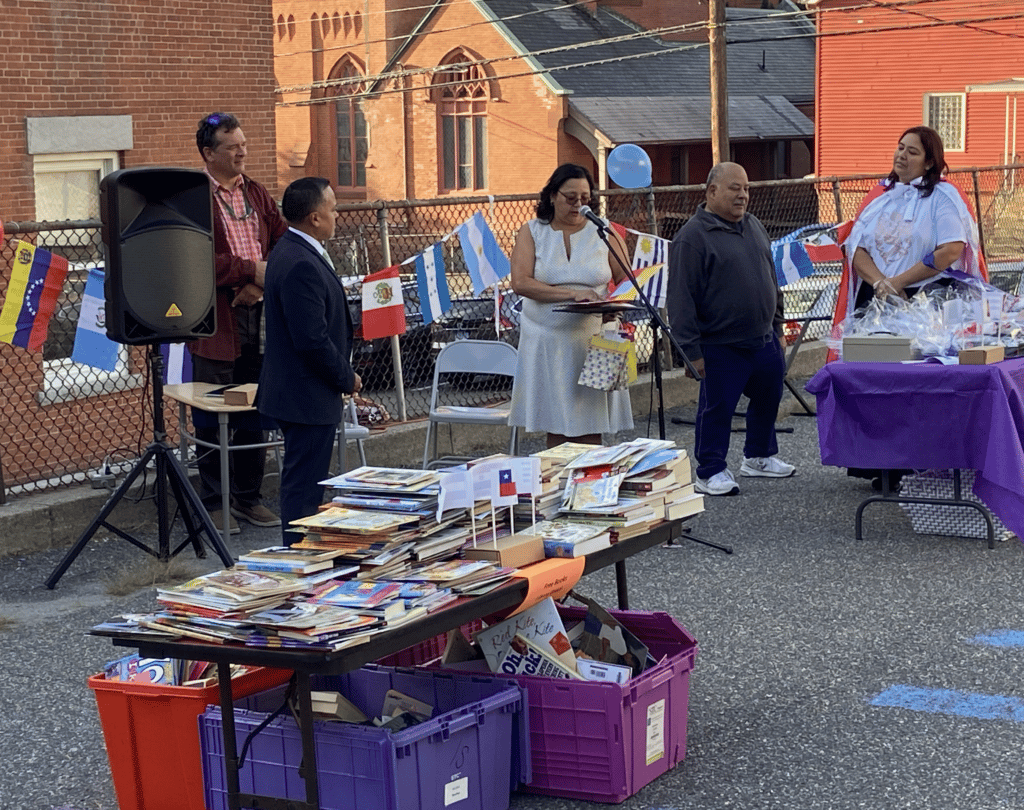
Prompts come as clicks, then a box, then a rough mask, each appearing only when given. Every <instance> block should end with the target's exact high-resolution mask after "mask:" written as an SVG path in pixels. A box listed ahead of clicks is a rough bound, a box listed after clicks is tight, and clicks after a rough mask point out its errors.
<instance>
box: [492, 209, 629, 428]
mask: <svg viewBox="0 0 1024 810" xmlns="http://www.w3.org/2000/svg"><path fill="white" fill-rule="evenodd" d="M529 228H530V235H531V236H532V237H533V243H534V246H535V262H534V271H533V275H534V278H536V279H537V280H538V281H543V282H544V283H545V284H552V285H558V286H561V285H565V286H568V287H575V288H577V289H585V288H589V289H592V290H594V291H595V292H597V293H599V294H603V293H604V292H605V290H606V288H607V285H608V282H609V281H610V280H611V277H612V274H611V270H610V269H609V266H608V247H607V246H606V245H605V243H604V242H603V241H602V239H601V237H600V235H599V234H598V231H597V227H596V226H595V225H594V224H593V223H591V222H588V223H587V224H586V227H584V228H583V229H582V230H580V231H577V232H576V233H574V234H571V235H570V237H569V243H570V245H571V250H572V258H571V259H570V258H569V257H568V256H567V255H566V251H565V242H564V237H563V232H562V231H557V230H554V229H553V228H552V227H551V226H550V224H548V223H546V222H542V221H540V220H537V219H533V220H530V222H529ZM563 305H564V302H561V303H551V304H546V303H540V302H538V301H534V300H532V299H529V298H524V299H523V311H522V314H521V318H520V327H519V366H518V370H517V372H516V379H515V383H514V385H513V387H512V412H511V414H510V416H509V424H512V425H517V426H519V427H522V428H524V429H525V430H527V431H531V432H534V431H544V432H547V433H558V434H561V435H563V436H585V435H587V434H590V433H617V432H618V431H620V430H627V429H629V428H631V427H633V412H632V409H631V407H630V402H629V392H628V391H612V392H606V391H598V390H597V389H595V388H587V387H586V386H582V385H579V384H577V382H576V381H577V380H578V379H579V376H580V371H582V370H583V363H584V361H585V360H586V357H587V347H588V346H589V344H590V338H591V337H593V336H594V335H596V334H597V333H598V332H599V331H600V329H601V316H600V315H576V314H573V313H568V312H555V308H556V307H559V306H563Z"/></svg>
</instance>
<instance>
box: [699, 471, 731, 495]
mask: <svg viewBox="0 0 1024 810" xmlns="http://www.w3.org/2000/svg"><path fill="white" fill-rule="evenodd" d="M693 488H694V489H695V490H697V492H703V493H704V494H705V495H739V494H740V488H739V485H738V484H737V483H736V479H735V478H733V477H732V473H731V472H729V470H727V469H726V470H722V471H721V472H720V473H715V474H714V475H712V476H711V477H710V478H698V479H697V480H696V481H694V482H693Z"/></svg>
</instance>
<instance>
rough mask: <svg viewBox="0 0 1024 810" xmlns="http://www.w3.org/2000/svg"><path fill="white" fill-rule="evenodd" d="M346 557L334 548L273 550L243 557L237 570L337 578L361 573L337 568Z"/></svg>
mask: <svg viewBox="0 0 1024 810" xmlns="http://www.w3.org/2000/svg"><path fill="white" fill-rule="evenodd" d="M343 553H344V552H343V551H342V550H341V549H334V548H325V549H306V548H295V547H294V546H270V547H268V548H260V549H256V550H254V551H250V552H248V553H246V554H242V555H240V556H239V557H238V562H236V563H235V568H236V569H238V570H240V571H276V572H281V573H285V574H298V575H301V576H305V575H308V574H315V573H316V572H317V571H329V570H332V569H333V574H334V576H336V577H343V576H346V575H348V574H351V573H355V572H356V571H357V570H359V569H358V567H357V566H344V567H339V568H335V561H336V560H337V558H338V557H340V556H341V555H342V554H343Z"/></svg>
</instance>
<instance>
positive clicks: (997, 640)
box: [967, 630, 1024, 647]
mask: <svg viewBox="0 0 1024 810" xmlns="http://www.w3.org/2000/svg"><path fill="white" fill-rule="evenodd" d="M967 643H968V644H988V645H989V646H990V647H1024V631H1021V630H994V631H993V632H991V633H980V634H978V635H976V636H975V637H974V638H972V639H968V642H967Z"/></svg>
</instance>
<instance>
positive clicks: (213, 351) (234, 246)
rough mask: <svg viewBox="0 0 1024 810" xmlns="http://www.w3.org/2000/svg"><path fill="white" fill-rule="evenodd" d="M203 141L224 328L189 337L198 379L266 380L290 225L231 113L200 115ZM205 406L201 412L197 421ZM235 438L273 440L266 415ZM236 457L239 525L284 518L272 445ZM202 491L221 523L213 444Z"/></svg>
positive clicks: (204, 463) (207, 429)
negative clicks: (271, 473)
mask: <svg viewBox="0 0 1024 810" xmlns="http://www.w3.org/2000/svg"><path fill="white" fill-rule="evenodd" d="M196 147H197V148H198V149H199V154H200V155H202V158H203V161H204V162H205V164H206V174H207V175H208V176H209V178H210V184H211V186H212V189H213V241H214V253H215V261H214V266H215V272H216V277H217V331H216V333H215V334H214V335H213V336H212V337H209V338H201V339H199V340H195V341H192V342H190V343H189V344H188V348H189V351H190V352H191V353H192V368H193V379H194V380H196V381H197V382H209V383H217V384H220V385H237V384H241V383H253V382H258V381H259V376H260V365H261V360H262V356H263V354H262V351H261V346H260V321H261V318H262V315H263V303H262V302H263V275H264V272H265V271H266V267H267V262H266V258H267V254H268V253H270V249H271V248H272V247H273V246H274V244H275V243H276V242H277V240H278V239H280V238H281V236H282V235H283V234H284V233H285V231H287V230H288V225H287V223H286V222H285V221H284V219H283V218H282V216H281V214H280V212H279V211H278V208H277V203H275V202H274V199H273V198H272V197H271V196H270V193H269V192H268V191H267V190H266V188H264V187H263V186H262V185H260V184H259V183H257V182H256V181H255V180H253V179H252V178H250V177H248V176H247V175H245V174H244V170H245V158H246V155H247V151H246V142H245V135H244V134H243V133H242V128H241V126H240V125H239V123H238V119H237V118H235V116H233V115H231V114H230V113H221V112H216V113H211V114H210V115H208V116H206V117H205V118H203V119H202V120H201V121H200V122H199V129H198V130H197V131H196ZM196 416H197V414H195V413H194V414H193V422H195V420H196ZM204 416H206V415H205V414H203V415H200V416H199V421H200V423H201V424H202V426H200V425H199V424H196V425H195V428H196V437H197V438H199V439H201V440H203V441H208V442H212V443H214V444H216V443H217V426H216V424H215V423H213V422H210V423H208V424H207V423H206V422H205V420H204V419H203V417H204ZM232 420H233V421H232V423H231V428H232V435H231V439H230V441H231V444H232V445H247V444H258V443H260V442H262V441H265V436H264V432H263V429H262V425H261V424H260V418H259V415H258V414H256V413H255V412H253V413H251V414H248V413H247V414H236V415H234V416H233V417H232ZM229 457H230V463H231V514H232V516H233V517H232V519H231V533H232V534H236V533H237V532H238V531H239V528H238V524H237V523H236V522H235V520H234V518H235V517H238V518H241V519H243V520H246V521H248V522H249V523H252V524H254V525H256V526H279V525H280V523H281V520H280V518H279V517H278V516H277V515H275V514H274V513H273V512H271V511H270V510H269V509H268V508H267V507H266V506H264V505H263V504H262V503H261V500H260V498H261V492H260V489H261V487H262V485H263V472H264V467H265V465H266V450H265V449H263V448H257V449H253V450H234V451H232V452H231V453H229ZM198 467H199V479H200V488H199V495H200V497H201V498H202V501H203V504H204V505H205V506H206V509H207V511H208V512H209V513H210V517H211V518H212V519H213V523H214V525H215V526H220V525H221V521H222V519H223V515H222V514H221V512H220V510H221V504H222V503H223V501H222V498H221V486H220V453H219V452H218V451H217V450H209V451H207V452H205V453H202V454H200V457H199V463H198Z"/></svg>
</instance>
